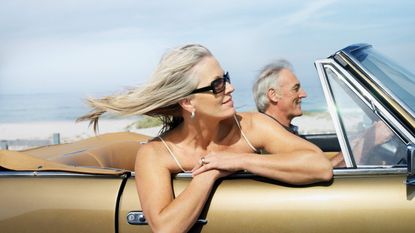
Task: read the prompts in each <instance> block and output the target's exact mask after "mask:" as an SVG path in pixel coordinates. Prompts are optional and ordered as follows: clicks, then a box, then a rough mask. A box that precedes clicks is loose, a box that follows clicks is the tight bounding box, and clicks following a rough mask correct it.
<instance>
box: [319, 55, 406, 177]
mask: <svg viewBox="0 0 415 233" xmlns="http://www.w3.org/2000/svg"><path fill="white" fill-rule="evenodd" d="M315 65H316V68H317V72H318V75H319V78H320V81H321V84H322V86H323V91H324V95H325V97H326V101H327V105H328V110H329V112H330V115H331V117H332V119H333V124H334V126H335V130H336V133H337V136H338V139H339V143H340V148H341V150H342V153H343V157H344V159H345V163H346V167H347V168H358V166H357V164H356V162H355V161H354V158H353V156H352V153H351V148H350V145H349V143H348V140H347V134H346V131H345V128H344V124H343V122H342V120H341V117H340V113H339V112H338V111H337V106H336V104H335V103H336V101H335V98H334V95H333V90H332V87H331V86H330V81H329V77H328V74H327V72H326V69H330V71H332V72H333V73H335V74H336V78H338V80H339V81H340V82H342V83H344V84H345V85H346V86H347V88H349V90H350V91H351V92H353V93H354V94H355V95H356V96H357V97H358V98H359V99H360V100H361V101H363V103H364V104H365V105H367V106H368V108H369V109H370V110H371V111H372V112H373V113H374V114H375V115H376V116H377V117H379V119H380V120H382V121H383V122H384V123H385V124H386V125H387V126H388V127H389V128H390V129H391V130H392V131H393V132H394V134H395V135H396V136H397V137H398V138H399V139H400V140H401V141H402V142H403V143H404V144H407V142H408V141H407V139H405V138H402V137H401V133H399V131H400V130H401V128H402V126H400V125H399V122H397V120H396V119H394V117H393V116H392V115H391V114H390V113H389V112H388V111H387V110H386V109H385V108H384V107H383V105H381V104H380V103H379V102H378V101H377V100H375V99H374V98H373V97H372V96H371V94H370V93H369V92H368V91H367V90H366V89H364V88H363V87H362V86H361V85H360V84H359V83H358V82H357V81H356V80H355V79H354V78H353V77H351V75H350V74H349V73H348V72H347V71H345V70H344V69H343V68H342V67H340V66H339V65H338V64H337V63H335V62H334V61H333V60H332V59H322V60H317V61H316V62H315ZM396 129H398V132H397V131H396ZM382 168H385V169H386V168H388V166H385V167H382ZM389 168H390V166H389Z"/></svg>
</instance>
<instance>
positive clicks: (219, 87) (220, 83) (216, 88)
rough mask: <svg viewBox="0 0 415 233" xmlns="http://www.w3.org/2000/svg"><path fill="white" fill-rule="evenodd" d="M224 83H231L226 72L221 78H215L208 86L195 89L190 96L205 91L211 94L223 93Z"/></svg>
mask: <svg viewBox="0 0 415 233" xmlns="http://www.w3.org/2000/svg"><path fill="white" fill-rule="evenodd" d="M226 82H228V83H231V79H230V77H229V73H228V72H226V73H225V74H224V75H223V77H222V78H217V79H215V80H213V81H212V82H211V83H210V85H209V86H206V87H201V88H197V89H195V90H194V91H192V93H190V94H195V93H201V92H206V91H212V92H213V94H218V93H221V92H223V91H225V88H226Z"/></svg>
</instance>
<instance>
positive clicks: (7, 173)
mask: <svg viewBox="0 0 415 233" xmlns="http://www.w3.org/2000/svg"><path fill="white" fill-rule="evenodd" d="M3 176H18V177H24V176H32V177H46V176H50V177H57V176H64V177H100V178H101V177H106V178H108V177H114V178H118V177H121V176H117V175H111V174H108V175H106V174H85V173H72V172H48V171H0V177H3Z"/></svg>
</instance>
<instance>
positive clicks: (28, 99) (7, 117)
mask: <svg viewBox="0 0 415 233" xmlns="http://www.w3.org/2000/svg"><path fill="white" fill-rule="evenodd" d="M305 88H306V91H307V94H308V97H307V98H306V99H303V104H302V108H303V111H305V112H310V111H326V110H327V105H326V102H325V100H324V96H323V93H322V91H321V89H320V88H319V87H314V88H313V87H305ZM104 94H105V93H104ZM104 94H101V95H100V94H91V95H92V96H96V97H99V96H102V95H104ZM107 94H108V93H107ZM86 97H87V96H86V95H85V94H80V93H40V94H0V123H19V122H36V121H75V119H76V118H78V117H79V116H81V115H83V114H85V113H87V112H88V111H89V109H88V106H87V105H86V104H85V98H86ZM233 99H234V104H235V107H236V109H237V111H239V112H242V111H255V110H256V108H255V103H254V100H253V98H252V94H251V89H248V88H237V89H236V90H235V92H234V93H233Z"/></svg>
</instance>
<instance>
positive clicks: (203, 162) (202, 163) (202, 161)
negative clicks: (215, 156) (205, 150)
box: [199, 157, 207, 166]
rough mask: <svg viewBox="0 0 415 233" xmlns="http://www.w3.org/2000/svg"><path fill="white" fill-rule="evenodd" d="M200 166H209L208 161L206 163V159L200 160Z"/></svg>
mask: <svg viewBox="0 0 415 233" xmlns="http://www.w3.org/2000/svg"><path fill="white" fill-rule="evenodd" d="M199 164H200V165H202V166H203V165H205V164H207V163H206V161H205V157H202V158H200V161H199Z"/></svg>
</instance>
